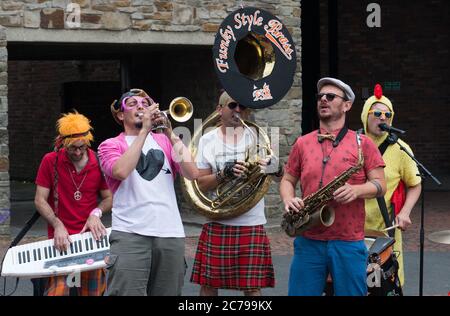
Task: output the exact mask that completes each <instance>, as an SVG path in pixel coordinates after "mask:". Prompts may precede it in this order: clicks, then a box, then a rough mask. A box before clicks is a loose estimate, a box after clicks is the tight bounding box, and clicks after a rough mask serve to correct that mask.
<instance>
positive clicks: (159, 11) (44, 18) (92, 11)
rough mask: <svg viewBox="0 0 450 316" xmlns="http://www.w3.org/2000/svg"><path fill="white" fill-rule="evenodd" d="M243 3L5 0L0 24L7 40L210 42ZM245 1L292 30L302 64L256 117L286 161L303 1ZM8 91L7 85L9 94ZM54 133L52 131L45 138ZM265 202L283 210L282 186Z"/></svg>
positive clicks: (296, 129) (294, 113) (293, 127)
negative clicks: (74, 10) (73, 7)
mask: <svg viewBox="0 0 450 316" xmlns="http://www.w3.org/2000/svg"><path fill="white" fill-rule="evenodd" d="M70 3H76V4H78V5H79V7H80V19H79V22H80V23H79V25H76V24H75V26H74V24H73V23H67V22H76V19H73V16H72V15H71V12H69V10H67V9H68V5H69V4H70ZM240 5H241V2H237V1H225V2H222V1H219V0H174V1H161V0H72V1H69V0H52V1H51V0H48V1H46V0H3V1H1V3H0V25H3V26H5V27H6V28H7V29H8V39H9V40H10V41H13V42H21V41H28V42H40V41H42V42H89V43H93V42H94V43H105V42H114V43H136V44H178V43H182V44H186V45H190V44H197V45H206V46H210V45H212V44H213V40H214V35H215V33H216V31H217V30H218V27H219V25H220V24H221V22H222V21H223V19H224V18H225V17H226V16H228V14H229V13H231V12H232V11H234V10H236V9H237V8H238V7H239V6H240ZM242 5H244V6H254V7H258V8H261V9H265V10H267V11H269V12H271V13H272V14H274V15H276V16H277V17H278V18H279V19H280V20H281V21H282V22H283V23H284V24H285V25H286V26H287V28H288V29H289V31H290V33H291V35H292V38H293V41H294V44H295V46H296V50H297V51H296V52H297V65H298V66H297V70H296V75H295V80H294V84H293V86H292V88H291V90H290V91H289V92H288V94H287V95H286V97H285V98H283V100H282V101H281V102H279V103H278V104H277V105H275V106H273V107H271V108H268V109H265V110H261V111H258V112H257V113H255V115H254V117H255V119H256V121H257V123H258V124H260V125H262V126H268V125H269V124H270V126H271V127H275V129H274V131H275V132H279V135H280V136H279V138H278V140H279V143H278V142H277V140H276V142H275V144H274V145H275V146H276V147H277V148H276V151H277V152H279V155H280V157H281V160H282V161H285V160H286V157H287V155H288V153H289V149H290V146H289V145H290V144H292V143H293V142H294V141H295V138H296V137H297V136H298V135H300V133H301V127H300V126H301V124H300V123H301V107H302V104H301V98H302V93H301V69H300V59H301V32H300V13H301V9H300V1H297V0H262V1H242ZM180 34H182V35H183V36H184V37H183V39H182V40H179V36H181V35H180ZM177 36H178V37H177ZM0 56H1V54H0ZM211 66H212V65H211ZM5 67H6V66H5ZM0 80H1V79H0ZM5 80H6V79H5ZM6 89H7V88H6V83H5V93H6ZM0 93H1V92H0ZM0 115H1V114H0ZM5 117H6V116H5ZM1 121H3V120H1ZM51 136H53V131H52V133H51ZM51 136H50V132H49V135H47V136H46V137H47V139H48V138H49V137H51ZM5 137H6V136H5ZM2 144H3V145H2V146H4V147H5V148H6V149H5V150H7V148H8V146H7V145H4V144H7V142H3V143H2ZM35 158H36V159H37V160H38V159H39V157H35ZM266 205H267V214H268V215H269V216H277V215H279V214H280V212H279V211H280V209H281V203H280V200H279V195H278V184H273V185H272V187H271V189H270V192H269V194H268V195H267V201H266Z"/></svg>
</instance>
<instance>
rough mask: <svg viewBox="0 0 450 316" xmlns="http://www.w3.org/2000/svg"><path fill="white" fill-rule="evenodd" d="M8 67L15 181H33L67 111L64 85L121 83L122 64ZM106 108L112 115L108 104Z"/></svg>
mask: <svg viewBox="0 0 450 316" xmlns="http://www.w3.org/2000/svg"><path fill="white" fill-rule="evenodd" d="M8 66H9V72H8V74H9V76H8V79H9V80H8V81H9V84H8V86H9V113H8V115H9V126H8V132H9V138H10V139H11V142H10V144H9V148H10V162H11V166H10V174H11V179H14V180H28V181H33V180H34V179H35V177H36V172H37V168H38V167H39V163H40V161H41V159H42V157H43V155H44V154H45V153H47V152H48V151H51V150H52V149H53V147H52V144H53V141H54V138H55V136H56V130H55V122H56V120H57V119H58V118H59V117H60V113H61V112H62V111H63V94H62V93H63V84H64V83H65V82H71V81H120V79H119V74H120V72H119V63H118V62H117V61H107V62H104V61H102V62H100V61H9V63H8ZM112 98H113V96H111V99H112ZM111 101H112V100H111ZM104 108H105V111H109V108H108V105H107V104H105V106H104Z"/></svg>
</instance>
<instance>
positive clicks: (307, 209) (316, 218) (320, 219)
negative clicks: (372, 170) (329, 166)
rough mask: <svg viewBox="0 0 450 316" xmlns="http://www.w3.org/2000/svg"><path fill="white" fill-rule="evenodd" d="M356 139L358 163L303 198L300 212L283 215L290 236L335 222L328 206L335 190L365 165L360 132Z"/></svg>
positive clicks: (282, 223) (284, 228)
mask: <svg viewBox="0 0 450 316" xmlns="http://www.w3.org/2000/svg"><path fill="white" fill-rule="evenodd" d="M356 141H357V143H358V163H357V164H356V166H353V167H350V168H348V169H347V170H346V171H344V172H342V173H341V174H340V175H339V176H338V177H336V178H335V179H334V180H333V181H331V182H330V183H328V184H327V185H326V186H324V187H322V188H320V189H319V190H318V191H316V192H314V193H312V194H310V195H308V196H307V197H306V198H305V199H304V200H303V203H304V207H303V208H302V209H301V210H300V211H299V212H287V213H285V214H284V215H283V220H282V222H281V227H282V228H283V230H284V231H285V232H286V234H288V235H289V236H290V237H295V236H298V235H300V234H301V233H303V232H304V231H306V230H308V229H310V228H312V227H314V226H317V225H319V224H322V225H324V226H326V227H329V226H331V225H332V224H333V223H334V218H335V214H334V210H333V209H332V208H330V207H328V206H327V204H328V202H330V201H331V200H333V193H334V191H336V190H337V189H338V188H340V187H341V186H343V185H344V184H345V183H346V182H347V181H348V179H350V177H351V176H352V175H353V174H354V173H356V172H358V171H359V170H360V169H361V168H362V166H363V165H364V156H363V153H362V149H361V139H360V135H359V134H358V133H357V134H356Z"/></svg>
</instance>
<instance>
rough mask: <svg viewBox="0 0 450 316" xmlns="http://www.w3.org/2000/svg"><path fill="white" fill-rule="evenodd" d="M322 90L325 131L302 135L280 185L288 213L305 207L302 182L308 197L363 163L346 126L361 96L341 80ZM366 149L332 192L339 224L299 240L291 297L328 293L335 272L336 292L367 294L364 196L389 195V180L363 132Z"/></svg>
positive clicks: (325, 81) (328, 81)
mask: <svg viewBox="0 0 450 316" xmlns="http://www.w3.org/2000/svg"><path fill="white" fill-rule="evenodd" d="M317 90H318V94H317V112H318V116H319V121H320V127H319V130H317V131H313V132H311V133H309V134H307V135H304V136H302V137H300V138H298V139H297V142H296V143H295V145H294V147H293V148H292V150H291V152H290V154H289V159H288V162H287V164H286V167H285V174H284V176H283V179H282V180H281V183H280V194H281V198H282V200H283V202H284V206H285V211H286V212H299V211H301V210H302V208H303V207H304V203H303V200H302V199H301V198H299V197H296V196H295V188H296V185H297V183H298V182H299V181H300V186H301V191H302V193H303V196H304V197H306V196H308V195H310V194H313V193H314V192H316V191H317V190H318V189H320V188H322V187H323V186H326V185H327V184H328V183H330V182H331V181H333V179H334V178H335V177H336V176H338V175H340V174H342V173H343V172H345V171H346V170H349V169H350V168H351V167H352V166H355V165H356V164H357V162H358V144H357V141H356V132H354V131H352V130H349V129H347V127H346V126H345V117H346V113H347V112H348V111H350V109H351V107H352V104H353V101H354V100H355V94H354V93H353V91H352V89H351V88H350V86H348V85H347V84H346V83H344V82H342V81H341V80H338V79H335V78H322V79H320V80H319V81H318V83H317ZM361 149H362V153H363V157H364V165H363V167H362V168H361V169H360V170H359V171H358V172H356V173H354V174H353V175H352V176H351V177H350V180H349V181H347V183H345V184H344V185H342V186H340V187H339V188H338V189H336V190H335V191H334V192H331V193H332V194H333V196H334V200H333V201H332V202H331V203H330V204H329V207H332V208H333V209H334V211H335V220H334V223H333V224H332V225H331V226H329V227H325V226H323V225H320V226H316V227H313V228H310V229H309V230H307V231H306V232H304V233H302V235H301V236H298V237H296V238H295V240H294V256H293V259H292V263H291V268H290V275H289V293H288V294H289V295H322V293H323V292H324V288H325V284H326V279H327V276H328V274H329V273H330V274H331V277H332V279H333V286H334V293H335V295H346V296H348V295H351V296H356V295H367V283H366V278H367V275H366V267H367V258H368V252H367V249H366V246H365V244H364V215H365V213H364V199H366V198H373V197H377V196H383V195H384V193H385V191H386V184H385V180H384V171H383V168H384V162H383V159H382V158H381V155H380V153H379V151H378V149H377V147H376V146H375V144H374V143H373V142H372V141H371V140H370V139H369V138H368V137H365V136H361Z"/></svg>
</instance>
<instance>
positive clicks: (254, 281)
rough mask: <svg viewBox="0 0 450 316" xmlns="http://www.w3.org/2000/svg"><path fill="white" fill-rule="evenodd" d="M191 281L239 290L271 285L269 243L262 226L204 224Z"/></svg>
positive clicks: (273, 276)
mask: <svg viewBox="0 0 450 316" xmlns="http://www.w3.org/2000/svg"><path fill="white" fill-rule="evenodd" d="M191 282H193V283H197V284H200V285H208V286H210V287H214V288H220V289H234V290H240V291H247V290H253V289H260V288H264V287H274V286H275V274H274V270H273V265H272V257H271V252H270V243H269V238H267V235H266V231H265V230H264V227H263V225H258V226H228V225H222V224H219V223H207V224H205V225H203V230H202V233H201V235H200V238H199V241H198V246H197V253H196V255H195V260H194V266H193V267H192V275H191Z"/></svg>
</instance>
